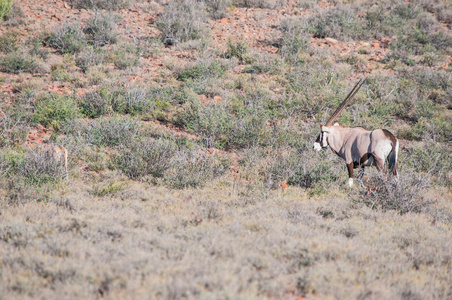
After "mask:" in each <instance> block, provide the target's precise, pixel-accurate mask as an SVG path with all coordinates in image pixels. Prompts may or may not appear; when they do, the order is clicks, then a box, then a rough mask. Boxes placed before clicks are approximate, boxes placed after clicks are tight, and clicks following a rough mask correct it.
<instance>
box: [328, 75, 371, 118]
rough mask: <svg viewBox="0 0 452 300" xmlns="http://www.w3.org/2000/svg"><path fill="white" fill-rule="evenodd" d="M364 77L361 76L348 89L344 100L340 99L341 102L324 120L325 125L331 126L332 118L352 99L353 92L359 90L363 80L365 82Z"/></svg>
mask: <svg viewBox="0 0 452 300" xmlns="http://www.w3.org/2000/svg"><path fill="white" fill-rule="evenodd" d="M366 79H367V78H366V77H363V78H361V79H360V80H359V81H358V83H357V84H356V85H355V87H354V88H353V89H352V90H351V91H350V93H349V94H348V96H347V97H345V99H344V101H342V103H341V104H340V105H339V106H338V107H337V108H336V111H335V112H334V113H333V114H332V115H331V117H330V118H329V119H328V122H326V124H325V126H331V125H332V124H333V122H334V120H336V118H337V117H338V116H339V114H340V113H341V112H342V111H343V110H344V108H345V106H346V105H347V104H348V103H349V102H350V101H351V100H352V99H353V96H355V94H356V93H357V92H358V91H359V89H360V88H361V86H362V85H363V84H364V82H366Z"/></svg>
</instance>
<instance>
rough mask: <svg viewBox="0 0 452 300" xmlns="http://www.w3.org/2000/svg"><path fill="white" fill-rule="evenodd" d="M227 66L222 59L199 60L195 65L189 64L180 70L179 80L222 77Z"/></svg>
mask: <svg viewBox="0 0 452 300" xmlns="http://www.w3.org/2000/svg"><path fill="white" fill-rule="evenodd" d="M226 69H227V66H226V65H225V64H223V63H222V62H221V61H217V60H206V61H199V62H198V63H197V64H195V65H194V66H189V67H187V68H184V69H182V70H180V71H179V72H178V74H177V77H176V78H177V80H180V81H187V80H197V79H199V80H202V79H205V78H208V77H221V76H223V75H224V73H225V71H226Z"/></svg>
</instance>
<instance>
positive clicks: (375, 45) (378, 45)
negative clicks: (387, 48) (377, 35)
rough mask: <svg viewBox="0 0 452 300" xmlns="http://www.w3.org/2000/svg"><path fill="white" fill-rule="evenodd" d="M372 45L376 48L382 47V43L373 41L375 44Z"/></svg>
mask: <svg viewBox="0 0 452 300" xmlns="http://www.w3.org/2000/svg"><path fill="white" fill-rule="evenodd" d="M372 47H374V48H380V44H379V43H373V44H372Z"/></svg>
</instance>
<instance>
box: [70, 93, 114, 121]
mask: <svg viewBox="0 0 452 300" xmlns="http://www.w3.org/2000/svg"><path fill="white" fill-rule="evenodd" d="M113 96H114V93H108V92H107V88H106V87H104V88H101V89H99V90H97V91H93V92H88V93H86V94H84V95H82V96H80V97H79V99H78V105H79V107H80V112H81V113H82V114H83V115H85V116H87V117H88V118H98V117H101V116H103V115H106V114H108V113H110V112H112V107H111V101H112V97H113Z"/></svg>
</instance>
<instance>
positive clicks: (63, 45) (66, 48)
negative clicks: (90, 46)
mask: <svg viewBox="0 0 452 300" xmlns="http://www.w3.org/2000/svg"><path fill="white" fill-rule="evenodd" d="M44 41H45V42H46V44H47V45H48V46H50V47H52V48H55V49H59V50H61V52H62V53H63V54H64V53H71V54H73V53H78V52H80V51H82V50H83V49H84V48H85V47H86V46H87V43H88V42H87V40H86V36H85V33H84V32H83V28H82V26H81V25H80V23H72V24H63V25H61V26H59V27H57V28H55V29H54V30H53V32H52V33H51V34H50V35H49V36H48V37H46V38H45V40H44Z"/></svg>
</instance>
